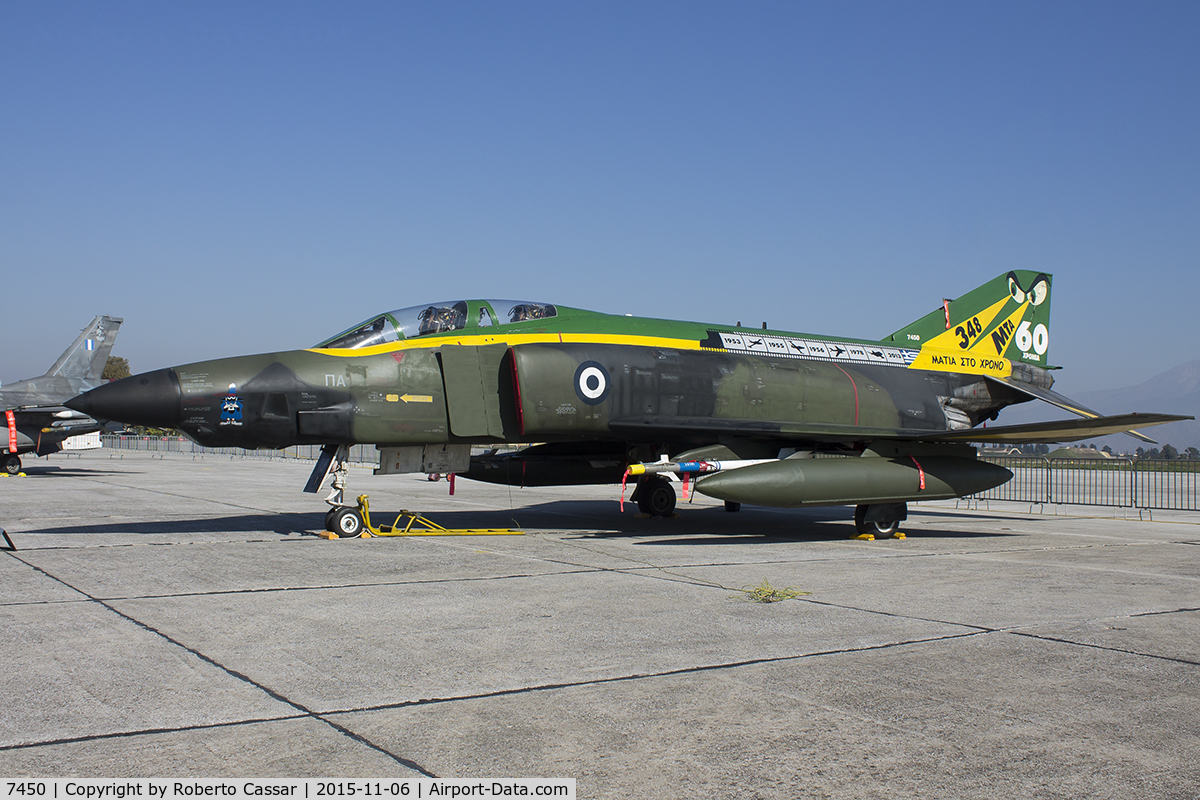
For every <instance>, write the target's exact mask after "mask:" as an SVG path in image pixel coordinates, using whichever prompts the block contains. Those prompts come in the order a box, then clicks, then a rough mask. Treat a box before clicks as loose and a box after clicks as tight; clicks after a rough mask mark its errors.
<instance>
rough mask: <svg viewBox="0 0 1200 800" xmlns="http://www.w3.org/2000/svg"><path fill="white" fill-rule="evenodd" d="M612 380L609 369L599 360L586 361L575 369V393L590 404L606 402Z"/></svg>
mask: <svg viewBox="0 0 1200 800" xmlns="http://www.w3.org/2000/svg"><path fill="white" fill-rule="evenodd" d="M610 382H611V381H610V380H609V377H608V370H606V369H605V368H604V365H603V364H600V363H599V362H597V361H585V362H583V363H582V364H580V365H579V368H578V369H576V370H575V394H576V395H578V397H579V399H580V400H582V401H583V402H585V403H587V404H588V405H589V406H594V405H598V404H599V403H603V402H604V400H605V398H606V397H608V387H609V383H610Z"/></svg>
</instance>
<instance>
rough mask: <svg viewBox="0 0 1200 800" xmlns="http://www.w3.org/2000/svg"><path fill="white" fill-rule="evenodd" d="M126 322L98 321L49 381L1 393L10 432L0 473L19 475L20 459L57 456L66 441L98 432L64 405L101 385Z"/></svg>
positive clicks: (22, 383) (93, 422) (44, 378)
mask: <svg viewBox="0 0 1200 800" xmlns="http://www.w3.org/2000/svg"><path fill="white" fill-rule="evenodd" d="M122 322H124V320H123V319H121V318H120V317H108V316H100V317H96V318H95V319H93V320H92V321H91V324H89V325H88V326H87V327H86V328H84V329H83V332H82V333H80V334H79V336H77V337H76V338H75V341H74V342H72V343H71V346H70V347H68V348H67V349H66V350H65V351H63V354H62V355H61V356H59V357H58V360H57V361H55V362H54V366H52V367H50V369H49V371H47V372H46V374H45V375H42V376H40V377H37V378H29V379H28V380H23V381H17V382H16V383H10V384H8V385H7V386H4V387H0V404H2V405H3V406H4V422H5V425H6V427H7V435H6V436H5V438H4V440H3V445H2V447H3V450H2V452H0V469H3V470H4V471H5V472H7V473H8V474H9V475H16V474H17V473H18V472H20V471H21V454H22V453H35V454H37V455H39V456H44V455H48V454H50V453H56V452H58V451H59V450H61V449H62V447H63V441H64V440H66V439H68V438H70V437H72V436H79V435H80V434H85V433H92V432H94V431H98V430H100V427H101V426H100V423H98V422H96V420H94V419H91V418H90V417H88V416H87V415H86V414H82V413H80V412H79V411H75V410H72V409H69V408H67V407H66V406H64V405H63V402H64V401H66V400H70V399H71V398H72V397H75V396H76V395H78V394H79V393H81V392H85V391H87V390H88V389H92V388H95V387H96V386H99V385H100V382H101V379H100V376H101V374H102V373H103V372H104V365H105V364H106V363H107V362H108V356H109V353H111V352H112V347H113V343H114V342H115V341H116V340H117V331H118V330H119V329H120V327H121V323H122Z"/></svg>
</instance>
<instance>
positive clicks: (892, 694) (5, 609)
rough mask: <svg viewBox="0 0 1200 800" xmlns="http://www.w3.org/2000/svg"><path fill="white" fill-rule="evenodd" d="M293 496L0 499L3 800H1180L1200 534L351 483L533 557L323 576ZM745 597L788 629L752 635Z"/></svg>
mask: <svg viewBox="0 0 1200 800" xmlns="http://www.w3.org/2000/svg"><path fill="white" fill-rule="evenodd" d="M310 469H311V463H306V462H285V461H266V460H260V459H236V458H235V459H230V458H227V457H211V456H209V457H204V458H193V457H192V456H190V455H167V456H165V457H160V456H155V455H153V454H148V453H126V454H124V455H123V456H121V455H120V454H116V455H114V454H110V453H108V452H105V451H99V452H93V453H86V454H84V455H83V456H81V457H72V458H70V459H67V458H65V457H61V456H57V457H54V458H52V459H51V460H49V461H46V460H41V459H39V460H36V461H32V460H31V461H29V462H27V468H26V472H27V476H26V477H23V478H5V479H0V527H3V528H4V529H5V530H6V531H7V533H8V536H9V537H10V539H11V541H12V543H13V544H14V545H15V546H16V550H15V552H14V551H3V552H0V659H2V660H3V666H2V669H0V675H2V678H0V680H2V683H0V686H2V687H3V691H2V693H0V698H2V699H0V777H3V778H12V777H17V776H42V777H68V776H79V777H91V778H108V777H113V778H116V777H189V776H196V777H231V778H232V777H256V778H257V777H302V776H330V777H368V776H369V777H389V776H401V777H422V776H429V775H435V776H439V777H446V778H469V777H486V778H502V777H517V778H521V777H574V778H576V779H577V780H578V796H579V797H581V798H583V797H587V798H592V797H596V798H625V797H645V798H675V797H688V798H733V797H736V798H757V797H763V798H795V797H836V798H872V797H880V798H882V797H887V798H896V797H1005V798H1008V797H1038V798H1042V797H1046V798H1055V797H1084V796H1087V797H1102V798H1109V797H1111V798H1130V797H1155V798H1190V797H1197V796H1200V789H1198V787H1200V515H1197V514H1165V513H1162V514H1160V513H1158V512H1156V513H1155V518H1154V521H1148V520H1146V521H1143V520H1139V519H1138V518H1137V512H1136V511H1135V512H1132V515H1131V516H1132V519H1123V518H1121V517H1123V516H1126V515H1127V514H1126V512H1123V511H1120V510H1115V511H1114V510H1112V509H1100V508H1096V509H1085V508H1078V507H1077V508H1074V509H1073V510H1071V511H1070V513H1066V509H1060V513H1059V515H1057V516H1050V515H1040V514H1030V513H1029V511H1030V509H1029V508H1028V507H1027V506H1021V505H1015V504H1009V505H1005V504H1000V503H992V504H991V507H990V510H989V509H988V508H986V507H985V508H984V509H975V508H970V509H968V508H966V507H965V504H962V503H960V504H959V505H960V506H963V507H961V508H957V509H956V508H955V504H954V503H953V502H951V503H935V504H921V505H919V506H910V518H909V520H908V522H907V523H906V525H905V527H904V530H905V532H906V533H907V534H908V538H907V539H905V540H886V541H882V540H881V541H875V542H863V541H855V540H852V539H850V538H848V537H849V536H850V535H851V534H852V533H853V523H852V521H851V516H852V510H851V509H848V508H830V509H811V510H796V511H785V510H773V509H755V508H744V509H743V511H741V512H740V513H737V514H729V513H726V512H725V511H724V510H723V509H722V508H721V507H720V506H719V505H718V504H717V503H716V502H715V501H712V500H710V499H707V498H703V497H701V498H697V499H696V501H695V503H694V504H692V505H687V504H685V503H682V502H681V503H680V508H679V517H678V518H676V519H668V520H659V519H641V518H638V516H637V514H636V509H635V508H633V507H631V506H630V505H628V504H627V505H626V509H625V512H624V513H623V514H622V513H621V512H620V511H619V507H618V503H617V499H618V494H619V489H618V488H614V487H581V488H572V487H568V488H554V489H515V488H514V489H509V488H507V487H497V486H490V485H485V484H478V483H472V482H468V481H458V482H457V487H456V488H457V492H456V494H455V496H453V497H450V496H448V494H447V484H446V483H445V482H442V483H429V482H428V481H426V480H424V478H423V477H416V476H388V477H382V476H381V477H375V476H372V475H371V474H370V471H369V470H367V469H352V470H351V473H350V490H351V491H352V492H353V493H355V494H357V493H359V492H367V493H369V494H370V495H371V505H372V508H373V509H374V510H375V513H376V522H379V521H381V518H382V517H384V516H386V512H388V511H390V512H392V513H393V515H394V513H395V512H396V511H398V510H399V509H400V508H402V507H409V508H414V509H419V510H421V511H424V512H427V513H429V514H430V515H431V516H432V517H433V518H434V519H435V520H436V521H437V522H439V523H441V524H443V525H446V526H448V527H468V526H470V527H487V528H495V527H519V528H521V529H523V530H525V531H526V533H525V535H522V536H487V537H484V536H466V537H464V536H451V537H413V538H374V539H354V540H339V541H327V540H325V539H322V538H319V537H317V536H315V535H314V533H315V532H316V531H319V530H321V529H322V528H323V518H324V511H325V505H324V504H323V502H322V499H321V496H320V495H306V494H303V493H302V492H301V491H300V490H301V488H302V486H303V484H304V482H305V480H306V478H307V476H308V472H309V470H310ZM1088 515H1090V516H1088ZM0 546H3V543H0ZM764 581H766V582H768V583H769V585H770V586H771V587H774V588H777V589H783V588H786V587H790V588H794V589H796V590H800V591H804V592H808V593H810V594H807V595H801V596H798V597H796V598H793V599H787V600H783V601H781V602H775V603H755V602H749V601H748V600H747V599H746V594H745V593H744V592H743V591H742V589H744V588H746V587H753V586H755V585H759V584H761V583H762V582H764Z"/></svg>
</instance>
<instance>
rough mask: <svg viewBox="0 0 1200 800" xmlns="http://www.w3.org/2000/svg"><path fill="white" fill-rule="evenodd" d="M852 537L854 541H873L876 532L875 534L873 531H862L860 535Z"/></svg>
mask: <svg viewBox="0 0 1200 800" xmlns="http://www.w3.org/2000/svg"><path fill="white" fill-rule="evenodd" d="M850 539H851V540H852V541H859V542H873V541H875V534H873V533H860V534H858V535H856V536H851V537H850Z"/></svg>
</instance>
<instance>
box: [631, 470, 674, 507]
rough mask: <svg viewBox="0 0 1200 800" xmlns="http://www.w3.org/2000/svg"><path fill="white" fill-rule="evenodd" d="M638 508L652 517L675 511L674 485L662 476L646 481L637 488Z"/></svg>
mask: <svg viewBox="0 0 1200 800" xmlns="http://www.w3.org/2000/svg"><path fill="white" fill-rule="evenodd" d="M637 504H638V510H640V511H641V512H642V513H643V514H649V515H650V516H652V517H669V516H671V514H673V513H675V487H673V486H671V484H670V482H669V481H665V480H663V479H662V478H654V479H652V480H648V481H646V483H645V484H643V485H642V486H640V487H639V488H638V501H637Z"/></svg>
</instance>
